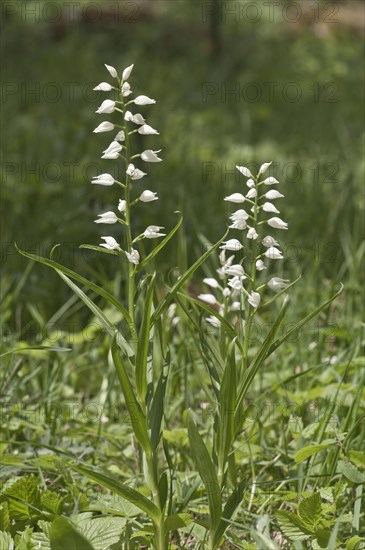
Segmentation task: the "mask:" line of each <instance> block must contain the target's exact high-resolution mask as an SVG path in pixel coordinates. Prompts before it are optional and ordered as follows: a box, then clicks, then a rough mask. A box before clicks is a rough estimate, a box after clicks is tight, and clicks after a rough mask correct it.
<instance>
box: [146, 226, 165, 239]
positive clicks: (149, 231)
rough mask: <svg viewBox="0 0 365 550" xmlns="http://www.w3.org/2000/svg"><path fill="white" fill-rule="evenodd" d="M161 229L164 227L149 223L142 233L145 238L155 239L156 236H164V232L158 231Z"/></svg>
mask: <svg viewBox="0 0 365 550" xmlns="http://www.w3.org/2000/svg"><path fill="white" fill-rule="evenodd" d="M161 229H165V228H164V227H160V226H159V225H149V226H148V227H147V228H146V229H145V231H144V233H143V235H144V237H145V238H146V239H156V238H158V237H165V236H166V233H160V232H159V231H160V230H161Z"/></svg>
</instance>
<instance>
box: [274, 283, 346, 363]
mask: <svg viewBox="0 0 365 550" xmlns="http://www.w3.org/2000/svg"><path fill="white" fill-rule="evenodd" d="M343 289H344V286H343V284H342V283H341V286H340V290H339V291H338V292H336V294H335V295H334V296H332V298H330V299H329V300H327V301H326V302H323V304H321V305H320V306H318V307H317V308H316V309H314V310H313V311H312V313H310V314H309V315H307V316H306V317H303V319H301V320H300V321H299V322H298V323H297V324H296V325H295V327H293V328H292V329H291V330H288V331H287V332H286V333H285V336H283V337H282V338H279V339H278V340H276V341H275V342H274V343H273V344H272V345H271V347H270V349H269V351H268V354H267V355H271V353H273V352H274V351H275V350H276V349H278V347H279V346H281V344H282V343H283V342H285V340H287V339H288V338H290V336H291V335H292V334H294V333H295V332H297V331H298V330H299V329H300V328H302V327H303V326H304V325H306V324H307V323H308V322H309V321H310V320H311V319H313V317H315V316H316V315H318V313H320V312H321V311H322V310H323V309H326V307H328V306H329V305H330V304H331V303H332V302H333V301H334V300H336V298H338V297H339V296H340V294H342V291H343Z"/></svg>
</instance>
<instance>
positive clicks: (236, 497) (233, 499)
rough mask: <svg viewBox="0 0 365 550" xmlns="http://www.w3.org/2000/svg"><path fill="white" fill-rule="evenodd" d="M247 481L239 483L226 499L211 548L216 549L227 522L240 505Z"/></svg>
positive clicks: (227, 524)
mask: <svg viewBox="0 0 365 550" xmlns="http://www.w3.org/2000/svg"><path fill="white" fill-rule="evenodd" d="M246 485H247V481H246V480H243V481H241V482H240V483H239V484H238V485H237V487H236V488H235V490H234V491H233V493H232V494H231V495H230V497H229V498H228V500H227V502H226V505H225V507H224V510H223V512H222V517H221V520H220V521H219V524H218V527H217V529H216V531H215V533H214V539H213V547H214V548H217V547H218V546H219V544H220V543H221V538H222V537H223V535H224V532H225V530H226V529H227V527H228V526H229V521H230V519H231V518H232V516H233V514H234V513H235V511H236V510H237V508H238V506H239V505H240V504H241V502H242V500H243V497H244V496H245V487H246Z"/></svg>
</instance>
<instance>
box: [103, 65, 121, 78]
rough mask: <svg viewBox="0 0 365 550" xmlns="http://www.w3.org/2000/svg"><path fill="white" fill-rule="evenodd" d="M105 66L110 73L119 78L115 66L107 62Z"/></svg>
mask: <svg viewBox="0 0 365 550" xmlns="http://www.w3.org/2000/svg"><path fill="white" fill-rule="evenodd" d="M105 67H106V68H107V70H108V71H109V74H110V75H111V76H112V77H113V78H117V77H118V73H117V71H116V69H114V67H112V66H111V65H106V64H105Z"/></svg>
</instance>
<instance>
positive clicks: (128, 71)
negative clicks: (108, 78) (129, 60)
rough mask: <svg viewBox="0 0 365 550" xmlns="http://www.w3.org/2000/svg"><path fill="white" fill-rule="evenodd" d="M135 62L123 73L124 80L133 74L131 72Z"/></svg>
mask: <svg viewBox="0 0 365 550" xmlns="http://www.w3.org/2000/svg"><path fill="white" fill-rule="evenodd" d="M133 67H134V64H132V65H129V67H126V68H125V69H124V71H123V73H122V80H128V78H129V77H130V76H131V72H132V71H133Z"/></svg>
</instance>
